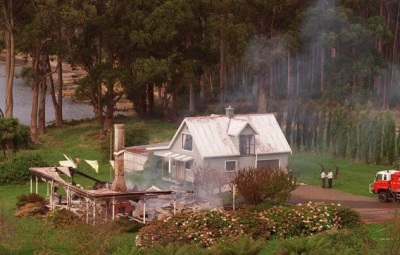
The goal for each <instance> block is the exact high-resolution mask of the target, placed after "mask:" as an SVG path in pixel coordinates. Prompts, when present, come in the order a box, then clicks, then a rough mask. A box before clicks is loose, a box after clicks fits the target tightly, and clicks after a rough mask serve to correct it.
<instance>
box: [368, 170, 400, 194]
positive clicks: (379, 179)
mask: <svg viewBox="0 0 400 255" xmlns="http://www.w3.org/2000/svg"><path fill="white" fill-rule="evenodd" d="M369 190H370V192H371V193H374V194H378V199H379V201H381V202H387V201H389V200H392V199H395V200H400V171H399V170H384V171H379V172H378V173H376V177H375V180H374V183H371V184H370V185H369Z"/></svg>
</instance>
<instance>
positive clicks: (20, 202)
mask: <svg viewBox="0 0 400 255" xmlns="http://www.w3.org/2000/svg"><path fill="white" fill-rule="evenodd" d="M16 205H17V207H18V210H17V211H16V212H15V216H16V217H31V216H38V215H39V216H41V215H44V214H46V213H47V211H48V208H47V207H46V206H45V205H46V201H45V200H44V198H43V197H41V196H39V195H38V194H35V193H30V194H28V195H25V194H22V195H19V196H18V197H17V203H16Z"/></svg>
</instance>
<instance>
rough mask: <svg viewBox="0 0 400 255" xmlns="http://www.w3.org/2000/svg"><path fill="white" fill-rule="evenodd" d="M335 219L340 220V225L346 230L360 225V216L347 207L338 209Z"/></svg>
mask: <svg viewBox="0 0 400 255" xmlns="http://www.w3.org/2000/svg"><path fill="white" fill-rule="evenodd" d="M337 217H339V218H340V222H341V223H342V225H343V226H345V227H347V228H354V227H358V226H360V224H361V217H360V214H359V213H358V212H356V211H354V210H352V209H350V208H347V207H340V208H338V210H337Z"/></svg>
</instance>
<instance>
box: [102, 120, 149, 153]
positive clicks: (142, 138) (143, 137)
mask: <svg viewBox="0 0 400 255" xmlns="http://www.w3.org/2000/svg"><path fill="white" fill-rule="evenodd" d="M110 140H112V141H110ZM113 140H114V130H112V131H111V132H108V133H107V135H106V136H105V137H104V139H103V140H102V142H101V144H100V151H101V154H102V156H103V159H106V160H109V159H110V153H112V152H111V150H113V149H114V147H113V145H112V144H113V142H114V141H113ZM149 142H150V135H149V133H148V130H147V129H146V127H145V124H144V122H135V123H127V124H125V147H129V146H135V145H143V144H149ZM110 146H111V147H110Z"/></svg>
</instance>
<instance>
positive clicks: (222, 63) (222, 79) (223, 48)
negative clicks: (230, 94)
mask: <svg viewBox="0 0 400 255" xmlns="http://www.w3.org/2000/svg"><path fill="white" fill-rule="evenodd" d="M225 18H226V14H225V13H222V14H221V20H222V23H225ZM227 45H228V42H227V39H226V34H225V32H224V31H221V44H220V64H219V68H220V69H219V75H220V76H219V88H220V91H219V95H220V108H221V109H223V108H224V103H225V99H226V57H227V56H226V55H227V54H226V49H227Z"/></svg>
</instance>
